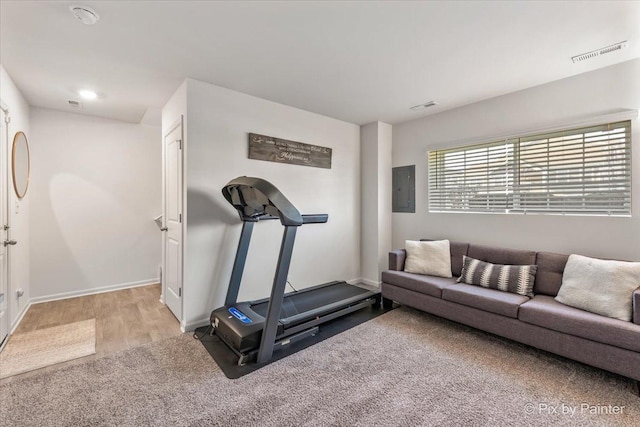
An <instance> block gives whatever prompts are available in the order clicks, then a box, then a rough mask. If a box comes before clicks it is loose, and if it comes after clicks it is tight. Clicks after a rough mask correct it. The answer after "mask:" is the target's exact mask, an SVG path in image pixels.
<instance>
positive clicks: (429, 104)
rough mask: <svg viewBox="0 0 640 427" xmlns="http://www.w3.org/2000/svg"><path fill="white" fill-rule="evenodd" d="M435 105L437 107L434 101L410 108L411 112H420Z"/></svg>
mask: <svg viewBox="0 0 640 427" xmlns="http://www.w3.org/2000/svg"><path fill="white" fill-rule="evenodd" d="M435 105H438V103H437V102H436V101H429V102H425V103H424V104H419V105H414V106H413V107H411V109H412V110H413V111H420V110H424V109H425V108H429V107H433V106H435Z"/></svg>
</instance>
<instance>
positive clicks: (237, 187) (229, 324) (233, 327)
mask: <svg viewBox="0 0 640 427" xmlns="http://www.w3.org/2000/svg"><path fill="white" fill-rule="evenodd" d="M222 194H223V195H224V198H225V199H226V200H227V201H228V202H229V203H230V204H231V205H232V206H233V207H234V208H235V209H236V210H237V211H238V213H239V215H240V219H241V220H242V232H241V234H240V242H239V243H238V250H237V252H236V258H235V261H234V264H233V270H232V272H231V279H230V280H229V287H228V289H227V296H226V299H225V305H224V306H223V307H220V308H218V309H215V310H213V311H212V312H211V319H210V320H211V326H212V328H213V329H212V330H213V333H215V334H216V335H217V336H218V337H219V338H220V339H221V340H222V341H223V342H224V343H225V344H227V346H228V347H229V348H230V349H231V350H232V351H233V352H234V353H235V354H236V356H238V365H244V364H246V363H249V362H257V363H265V362H267V361H269V360H270V359H271V357H272V356H273V352H274V351H275V350H277V349H279V348H282V347H284V346H286V345H288V344H291V343H293V342H295V341H298V340H301V339H303V338H306V337H309V336H313V335H316V334H317V333H318V331H319V325H321V324H322V323H325V322H328V321H329V320H333V319H336V318H338V317H341V316H345V315H347V314H349V313H352V312H354V311H357V310H361V309H363V308H365V307H369V306H372V305H379V304H380V300H381V298H380V292H375V291H370V290H367V289H364V288H361V287H358V286H354V285H350V284H348V283H347V282H345V281H333V282H329V283H324V284H322V285H317V286H313V287H310V288H306V289H301V290H299V291H294V292H290V293H287V294H285V293H284V291H285V287H286V285H287V276H288V273H289V266H290V263H291V254H292V252H293V243H294V241H295V236H296V231H297V229H298V227H300V226H302V225H306V224H320V223H326V222H327V220H328V215H327V214H316V215H301V214H300V212H299V211H298V210H297V209H296V208H295V206H293V204H291V202H290V201H289V200H287V198H286V197H285V196H284V195H283V194H282V193H281V192H280V191H279V190H278V189H277V188H276V187H275V186H274V185H272V184H271V183H269V182H267V181H265V180H263V179H260V178H252V177H246V176H242V177H238V178H236V179H234V180H232V181H230V182H229V183H228V184H227V185H225V186H224V188H223V189H222ZM272 219H274V220H275V219H279V220H280V223H281V224H282V225H283V226H284V234H283V237H282V244H281V246H280V255H279V257H278V265H277V268H276V273H275V277H274V279H273V286H272V288H271V297H270V298H265V299H261V300H257V301H249V302H237V298H238V292H239V290H240V282H241V280H242V273H243V271H244V265H245V261H246V259H247V253H248V250H249V243H250V241H251V234H252V232H253V226H254V224H255V223H257V222H259V221H263V220H272Z"/></svg>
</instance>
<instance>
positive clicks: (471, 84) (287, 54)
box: [0, 0, 640, 124]
mask: <svg viewBox="0 0 640 427" xmlns="http://www.w3.org/2000/svg"><path fill="white" fill-rule="evenodd" d="M71 4H81V5H84V6H89V7H91V8H93V9H95V10H96V11H97V12H98V14H99V15H100V20H99V21H98V22H97V24H96V25H93V26H87V25H84V24H82V23H80V22H79V21H77V20H76V19H75V17H74V16H73V15H72V14H71V12H70V11H69V6H70V5H71ZM0 18H1V19H0V27H1V29H0V61H1V62H2V65H3V66H4V67H5V69H6V70H7V72H8V73H9V75H10V76H11V77H12V79H13V80H14V82H15V83H16V85H17V86H18V88H19V89H20V90H21V92H22V93H23V94H24V96H25V97H26V98H27V101H28V102H29V104H31V105H32V106H36V107H44V108H52V109H56V110H63V111H74V112H78V113H83V114H90V115H96V116H102V117H108V118H113V119H119V120H124V121H129V122H134V123H138V122H141V121H142V122H143V123H158V121H159V111H160V108H161V107H162V106H163V105H164V104H165V102H166V101H167V100H168V99H169V97H170V96H171V95H172V94H173V92H174V91H175V90H176V89H177V87H178V86H179V85H180V83H181V82H182V81H183V80H184V79H185V78H187V77H188V78H193V79H198V80H202V81H205V82H210V83H213V84H215V85H219V86H223V87H226V88H230V89H234V90H237V91H240V92H244V93H248V94H251V95H255V96H258V97H260V98H264V99H268V100H271V101H275V102H279V103H283V104H287V105H290V106H293V107H297V108H300V109H303V110H308V111H312V112H315V113H319V114H323V115H326V116H330V117H334V118H337V119H341V120H344V121H347V122H351V123H356V124H364V123H369V122H372V121H376V120H380V121H384V122H387V123H391V124H396V123H400V122H403V121H407V120H411V119H415V118H419V117H423V116H425V115H428V114H434V113H438V112H442V111H445V110H448V109H451V108H455V107H459V106H462V105H465V104H470V103H474V102H478V101H481V100H483V99H487V98H491V97H494V96H498V95H501V94H505V93H509V92H513V91H517V90H521V89H524V88H527V87H532V86H536V85H540V84H543V83H546V82H550V81H553V80H558V79H562V78H565V77H569V76H572V75H575V74H580V73H583V72H587V71H591V70H594V69H597V68H602V67H606V66H608V65H612V64H616V63H619V62H623V61H627V60H630V59H633V58H637V57H640V2H635V1H629V2H622V1H604V2H597V1H580V2H578V1H566V2H565V1H554V2H536V1H510V2H506V1H505V2H490V1H470V2H465V1H455V2H454V1H451V2H444V1H443V2H414V1H412V2H401V1H386V2H373V1H369V2H364V1H353V2H351V1H350V2H346V1H345V2H319V1H298V2H284V1H281V2H265V1H259V2H249V1H246V2H242V1H233V2H206V1H198V2H196V1H184V0H183V1H81V0H78V1H76V2H66V1H58V2H52V1H51V2H45V1H37V2H33V1H7V0H2V1H1V2H0ZM623 40H628V41H629V47H627V48H626V49H623V50H620V51H617V52H613V53H610V54H607V55H604V56H601V57H598V58H595V59H591V60H588V61H584V62H581V63H577V64H574V63H572V61H571V57H572V56H575V55H578V54H582V53H585V52H588V51H591V50H594V49H598V48H601V47H604V46H608V45H611V44H614V43H617V42H620V41H623ZM83 88H91V89H94V90H95V91H97V93H98V95H99V97H98V99H97V100H95V101H84V106H83V108H80V109H78V108H73V107H70V106H68V102H67V100H69V99H72V100H78V99H79V96H78V94H77V92H78V90H80V89H83ZM430 100H434V101H436V102H438V103H439V105H437V106H435V107H431V108H429V109H427V110H423V111H420V112H414V111H412V110H410V109H409V107H411V106H414V105H416V104H421V103H424V102H427V101H430Z"/></svg>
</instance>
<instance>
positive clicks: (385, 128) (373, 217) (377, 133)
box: [360, 122, 392, 285]
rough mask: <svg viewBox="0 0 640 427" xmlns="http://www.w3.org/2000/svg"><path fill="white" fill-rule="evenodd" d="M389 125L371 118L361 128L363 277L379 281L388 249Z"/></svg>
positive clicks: (371, 281)
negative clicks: (372, 120) (370, 121)
mask: <svg viewBox="0 0 640 427" xmlns="http://www.w3.org/2000/svg"><path fill="white" fill-rule="evenodd" d="M391 136H392V126H391V125H389V124H387V123H382V122H373V123H369V124H367V125H364V126H362V127H361V128H360V150H361V151H360V164H361V165H362V170H361V180H362V183H361V203H362V206H361V212H362V223H361V245H362V260H361V265H362V269H361V270H362V278H363V281H364V282H365V283H367V284H375V285H377V284H379V283H380V273H381V272H382V271H384V270H386V269H387V267H388V252H389V250H391V248H392V246H391V197H392V191H391V151H392V144H391V142H392V141H391Z"/></svg>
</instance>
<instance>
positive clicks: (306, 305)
mask: <svg viewBox="0 0 640 427" xmlns="http://www.w3.org/2000/svg"><path fill="white" fill-rule="evenodd" d="M365 292H369V291H367V290H366V289H363V288H359V287H357V286H353V285H349V284H348V283H344V282H343V283H336V284H335V285H331V286H325V287H322V288H320V289H313V290H310V291H305V290H304V289H303V290H300V291H299V292H294V293H290V294H287V295H285V296H284V300H283V302H282V310H280V318H281V319H285V318H287V317H291V316H292V315H294V314H296V313H304V312H307V311H311V310H314V309H316V308H319V307H323V306H325V305H328V304H331V303H333V302H336V301H341V300H344V299H347V298H351V297H354V296H356V295H360V294H362V293H365ZM268 306H269V301H264V302H261V303H258V304H255V305H252V306H251V310H253V311H255V312H256V313H258V314H259V315H260V316H262V317H266V316H267V307H268Z"/></svg>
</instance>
